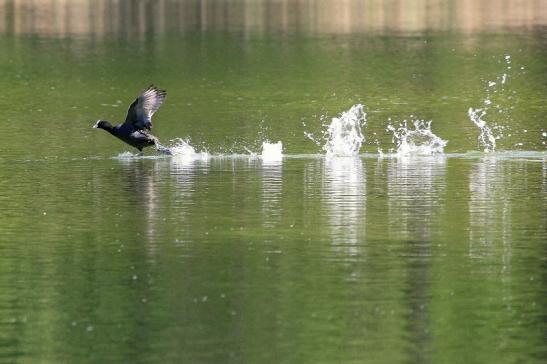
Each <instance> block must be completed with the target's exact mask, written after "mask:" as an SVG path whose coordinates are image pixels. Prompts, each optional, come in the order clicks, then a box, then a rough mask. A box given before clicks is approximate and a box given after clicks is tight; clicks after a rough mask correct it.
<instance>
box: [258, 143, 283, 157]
mask: <svg viewBox="0 0 547 364" xmlns="http://www.w3.org/2000/svg"><path fill="white" fill-rule="evenodd" d="M260 156H261V158H262V160H263V161H280V160H282V159H283V143H282V142H281V141H278V142H277V143H270V142H269V141H265V142H262V154H261V155H260Z"/></svg>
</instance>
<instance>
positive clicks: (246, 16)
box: [0, 0, 547, 38]
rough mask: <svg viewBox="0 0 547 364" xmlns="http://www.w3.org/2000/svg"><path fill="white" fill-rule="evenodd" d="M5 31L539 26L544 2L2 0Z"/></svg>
mask: <svg viewBox="0 0 547 364" xmlns="http://www.w3.org/2000/svg"><path fill="white" fill-rule="evenodd" d="M0 14H3V21H1V22H0V32H3V33H10V34H39V35H47V36H60V37H65V36H82V35H83V36H90V35H92V36H95V37H103V36H123V37H134V38H141V37H145V36H148V35H154V34H162V33H167V32H175V33H186V32H210V31H215V32H241V33H263V32H284V33H286V32H290V33H293V32H303V33H319V34H351V33H365V32H366V33H376V34H381V33H393V32H396V33H405V34H416V33H424V32H428V31H442V32H446V31H461V32H466V33H475V32H488V31H507V30H513V29H521V28H524V29H532V28H534V27H538V26H545V25H547V8H546V5H545V2H544V1H541V0H530V1H524V2H523V1H520V0H502V1H498V0H477V1H456V0H419V1H405V0H390V1H381V0H344V1H339V0H322V1H319V0H294V1H293V0H275V1H272V0H227V1H211V0H179V1H171V0H158V1H148V0H139V1H116V0H97V1H96V0H77V1H72V0H38V1H36V0H35V1H28V0H22V1H18V0H0Z"/></svg>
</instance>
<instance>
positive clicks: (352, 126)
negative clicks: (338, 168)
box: [323, 104, 367, 157]
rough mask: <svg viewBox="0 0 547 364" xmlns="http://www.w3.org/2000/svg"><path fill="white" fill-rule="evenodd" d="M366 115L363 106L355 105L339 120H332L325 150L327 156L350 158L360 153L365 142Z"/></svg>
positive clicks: (327, 133)
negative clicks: (363, 128)
mask: <svg viewBox="0 0 547 364" xmlns="http://www.w3.org/2000/svg"><path fill="white" fill-rule="evenodd" d="M366 115H367V114H366V113H365V112H364V111H363V105H361V104H357V105H353V106H352V107H351V108H350V109H349V110H348V111H345V112H343V113H342V115H340V117H338V118H332V122H331V123H330V125H329V127H328V129H327V132H326V135H325V136H326V139H327V142H326V143H325V145H324V146H323V150H324V151H325V152H326V153H327V156H339V157H349V156H354V155H357V154H358V153H359V149H361V144H362V143H363V141H364V140H365V137H364V136H363V133H362V132H361V127H363V126H364V125H365V123H366Z"/></svg>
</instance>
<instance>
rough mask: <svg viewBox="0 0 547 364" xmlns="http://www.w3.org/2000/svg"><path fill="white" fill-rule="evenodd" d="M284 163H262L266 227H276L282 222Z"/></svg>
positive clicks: (263, 209) (265, 161) (269, 161)
mask: <svg viewBox="0 0 547 364" xmlns="http://www.w3.org/2000/svg"><path fill="white" fill-rule="evenodd" d="M282 177H283V161H282V160H267V159H265V160H263V161H262V214H263V216H264V227H274V226H276V225H278V224H279V223H280V222H281V217H282V207H281V201H282V197H283V178H282Z"/></svg>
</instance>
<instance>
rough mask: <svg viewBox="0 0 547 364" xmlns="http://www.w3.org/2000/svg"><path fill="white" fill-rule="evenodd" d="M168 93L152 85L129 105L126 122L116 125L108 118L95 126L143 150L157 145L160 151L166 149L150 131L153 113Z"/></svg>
mask: <svg viewBox="0 0 547 364" xmlns="http://www.w3.org/2000/svg"><path fill="white" fill-rule="evenodd" d="M166 96H167V93H166V92H165V91H164V90H158V89H157V88H156V87H155V86H150V87H148V88H147V89H146V90H144V91H143V92H142V93H141V94H140V95H139V97H137V99H136V100H135V101H134V102H133V103H132V104H131V106H129V109H128V110H127V116H126V118H125V122H124V123H122V124H119V125H116V126H113V125H112V124H110V122H108V121H106V120H99V121H98V122H97V123H96V124H95V126H94V128H99V129H104V130H106V131H108V132H109V133H110V134H112V135H114V136H115V137H116V138H118V139H120V140H122V141H124V142H126V143H127V144H129V145H131V146H132V147H135V148H137V149H138V150H139V151H142V149H143V148H145V147H149V146H155V147H156V149H158V150H159V151H164V152H165V150H166V148H165V147H162V146H161V144H160V142H159V140H158V138H156V137H155V136H154V135H152V134H151V133H150V129H151V128H152V122H151V120H152V115H154V113H155V112H156V111H157V109H158V108H159V107H160V106H161V104H162V103H163V101H164V100H165V97H166Z"/></svg>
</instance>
